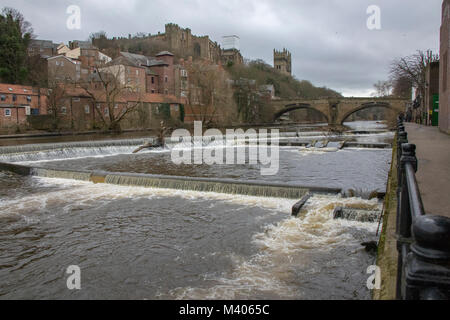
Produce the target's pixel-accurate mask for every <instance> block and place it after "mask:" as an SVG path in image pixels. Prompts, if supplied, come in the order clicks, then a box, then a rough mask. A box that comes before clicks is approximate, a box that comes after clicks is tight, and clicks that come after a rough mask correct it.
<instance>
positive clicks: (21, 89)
mask: <svg viewBox="0 0 450 320" xmlns="http://www.w3.org/2000/svg"><path fill="white" fill-rule="evenodd" d="M46 105H47V104H46V96H45V95H43V94H42V92H41V91H40V90H39V89H38V88H34V87H30V86H22V85H13V84H5V83H0V128H2V129H8V128H15V127H21V126H24V125H26V124H27V116H32V115H40V114H46Z"/></svg>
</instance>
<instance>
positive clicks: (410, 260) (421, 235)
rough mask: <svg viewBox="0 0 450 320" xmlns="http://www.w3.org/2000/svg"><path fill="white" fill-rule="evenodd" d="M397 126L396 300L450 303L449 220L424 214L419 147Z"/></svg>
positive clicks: (399, 121) (444, 193) (444, 194)
mask: <svg viewBox="0 0 450 320" xmlns="http://www.w3.org/2000/svg"><path fill="white" fill-rule="evenodd" d="M397 124H398V126H397V128H398V132H397V178H398V180H397V181H398V187H397V199H398V204H397V225H396V233H397V250H398V269H397V270H398V271H397V299H405V300H410V299H425V300H435V299H450V218H447V217H444V216H436V215H431V214H425V210H424V207H423V204H422V199H421V196H420V191H419V187H418V185H417V180H416V171H417V165H418V164H417V158H416V146H415V145H414V144H409V143H408V136H407V133H406V132H405V127H404V126H403V121H402V119H401V118H400V119H399V120H398V123H397ZM442 194H443V197H448V195H449V190H443V193H442Z"/></svg>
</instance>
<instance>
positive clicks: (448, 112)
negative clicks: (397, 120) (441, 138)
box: [439, 0, 450, 134]
mask: <svg viewBox="0 0 450 320" xmlns="http://www.w3.org/2000/svg"><path fill="white" fill-rule="evenodd" d="M449 37H450V0H444V1H443V2H442V25H441V45H440V59H441V60H440V63H439V129H440V130H441V131H443V132H446V133H448V134H450V107H449V104H450V89H449V81H450V79H449V78H450V68H449V64H448V59H449V57H448V56H449V54H450V53H449V51H450V50H449V49H450V42H449Z"/></svg>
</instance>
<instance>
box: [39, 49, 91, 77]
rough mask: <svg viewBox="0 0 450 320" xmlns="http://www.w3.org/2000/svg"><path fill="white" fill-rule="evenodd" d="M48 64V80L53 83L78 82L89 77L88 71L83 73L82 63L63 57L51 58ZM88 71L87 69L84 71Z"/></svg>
mask: <svg viewBox="0 0 450 320" xmlns="http://www.w3.org/2000/svg"><path fill="white" fill-rule="evenodd" d="M47 63H48V79H49V81H51V82H77V81H80V79H81V78H82V76H83V77H87V75H88V74H87V71H85V72H83V73H82V70H81V69H82V68H81V62H80V61H78V60H75V59H71V58H68V57H66V56H63V55H59V56H54V57H50V58H48V59H47ZM84 70H86V69H84Z"/></svg>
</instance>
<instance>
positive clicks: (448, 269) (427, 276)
mask: <svg viewBox="0 0 450 320" xmlns="http://www.w3.org/2000/svg"><path fill="white" fill-rule="evenodd" d="M412 234H413V237H414V243H413V244H412V245H411V246H410V248H411V252H410V253H409V254H408V256H407V259H406V266H405V274H406V275H405V278H406V286H405V296H404V297H405V299H408V300H409V299H425V300H436V299H445V300H447V299H450V218H447V217H443V216H434V215H423V216H419V217H417V218H415V219H414V220H413V226H412Z"/></svg>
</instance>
